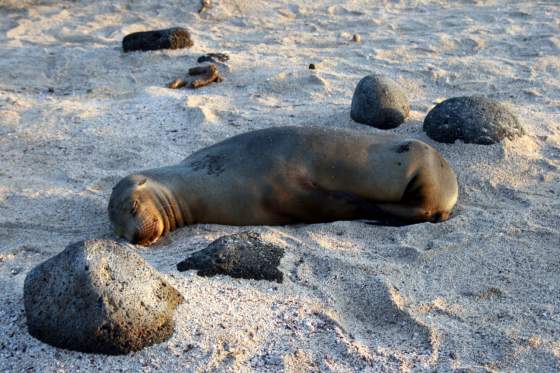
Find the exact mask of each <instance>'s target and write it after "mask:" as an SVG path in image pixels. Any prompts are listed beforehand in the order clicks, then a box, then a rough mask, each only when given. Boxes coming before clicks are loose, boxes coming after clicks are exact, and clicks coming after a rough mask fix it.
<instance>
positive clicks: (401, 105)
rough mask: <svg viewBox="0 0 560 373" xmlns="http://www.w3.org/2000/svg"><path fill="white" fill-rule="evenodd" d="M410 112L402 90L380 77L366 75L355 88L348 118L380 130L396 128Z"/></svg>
mask: <svg viewBox="0 0 560 373" xmlns="http://www.w3.org/2000/svg"><path fill="white" fill-rule="evenodd" d="M409 112H410V106H409V104H408V99H407V98H406V95H405V93H404V91H403V90H402V88H401V87H400V86H399V85H398V84H397V83H396V82H395V81H393V80H391V79H389V78H387V77H385V76H382V75H377V74H374V75H368V76H366V77H365V78H363V79H362V80H360V82H359V83H358V85H357V86H356V90H355V91H354V96H353V97H352V110H351V112H350V116H351V117H352V119H353V120H355V121H356V122H359V123H363V124H367V125H370V126H373V127H376V128H380V129H390V128H395V127H398V126H399V125H400V124H401V123H402V122H404V120H405V118H406V117H407V116H408V113H409Z"/></svg>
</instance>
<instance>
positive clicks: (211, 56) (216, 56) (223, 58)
mask: <svg viewBox="0 0 560 373" xmlns="http://www.w3.org/2000/svg"><path fill="white" fill-rule="evenodd" d="M227 61H229V56H228V55H227V54H225V53H207V54H205V55H204V56H200V57H198V59H197V60H196V62H198V63H203V62H212V63H217V62H227Z"/></svg>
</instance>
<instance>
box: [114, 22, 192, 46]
mask: <svg viewBox="0 0 560 373" xmlns="http://www.w3.org/2000/svg"><path fill="white" fill-rule="evenodd" d="M192 46H193V42H192V40H191V35H190V33H189V31H188V30H187V29H185V28H182V27H173V28H169V29H165V30H153V31H143V32H135V33H133V34H129V35H126V36H125V37H124V39H123V50H124V51H125V52H131V51H153V50H158V49H179V48H190V47H192Z"/></svg>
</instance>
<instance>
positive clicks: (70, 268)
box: [24, 232, 284, 355]
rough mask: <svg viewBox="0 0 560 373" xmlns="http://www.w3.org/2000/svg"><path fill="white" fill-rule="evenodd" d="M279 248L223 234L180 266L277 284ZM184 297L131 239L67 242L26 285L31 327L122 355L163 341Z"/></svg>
mask: <svg viewBox="0 0 560 373" xmlns="http://www.w3.org/2000/svg"><path fill="white" fill-rule="evenodd" d="M283 255H284V250H283V249H282V248H281V247H278V246H276V245H272V244H269V243H266V242H264V241H263V240H262V239H261V237H260V235H259V234H258V233H252V232H243V233H239V234H234V235H230V236H224V237H221V238H219V239H217V240H216V241H214V242H212V243H211V244H210V245H208V247H207V248H205V249H203V250H201V251H199V252H196V253H194V254H193V255H192V256H191V257H189V258H188V259H186V260H185V261H183V262H181V263H179V264H178V265H177V268H178V270H180V271H186V270H189V269H198V275H201V276H214V275H217V274H223V275H228V276H231V277H236V278H246V279H256V280H269V281H277V282H280V283H281V282H282V279H283V274H282V272H281V271H280V270H279V269H278V266H279V264H280V259H281V258H282V256H283ZM183 300H184V298H183V296H182V295H181V294H180V293H179V292H178V291H177V290H176V289H175V288H174V287H173V286H171V285H170V284H169V283H168V282H167V281H166V280H165V279H164V278H163V276H162V275H161V274H160V273H158V272H157V271H156V270H155V269H154V268H152V267H151V266H150V265H149V264H148V263H147V262H146V261H145V260H144V259H143V258H142V257H141V256H140V255H138V254H137V253H135V252H134V251H133V250H132V249H131V247H130V246H129V245H128V244H121V243H118V242H115V241H112V240H88V241H80V242H77V243H74V244H71V245H69V246H67V247H66V248H65V250H64V251H62V252H61V253H60V254H58V255H56V256H54V257H52V258H50V259H48V260H46V261H45V262H43V263H41V264H39V265H38V266H37V267H35V268H34V269H33V270H31V271H30V272H29V273H28V274H27V277H26V278H25V283H24V304H25V313H26V317H27V327H28V330H29V333H30V334H31V335H32V336H34V337H35V338H37V339H39V340H41V341H43V342H46V343H48V344H50V345H53V346H57V347H61V348H65V349H69V350H76V351H82V352H93V353H103V354H111V355H115V354H126V353H129V352H131V351H138V350H140V349H142V348H144V347H146V346H150V345H153V344H156V343H160V342H163V341H165V340H167V339H168V338H169V337H171V335H172V334H173V330H174V321H173V313H174V311H175V309H176V307H177V306H178V305H179V304H181V303H182V302H183Z"/></svg>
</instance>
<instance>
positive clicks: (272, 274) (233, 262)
mask: <svg viewBox="0 0 560 373" xmlns="http://www.w3.org/2000/svg"><path fill="white" fill-rule="evenodd" d="M283 255H284V249H282V248H281V247H279V246H276V245H272V244H270V243H266V242H264V241H263V240H262V239H261V236H260V235H259V234H258V233H255V232H243V233H238V234H233V235H230V236H223V237H220V238H218V239H217V240H215V241H213V242H212V243H210V245H208V247H206V248H205V249H203V250H200V251H198V252H196V253H194V254H192V255H191V256H190V257H189V258H187V259H185V260H184V261H182V262H181V263H179V264H177V269H178V270H179V271H187V270H190V269H197V270H198V272H197V274H198V275H199V276H214V275H217V274H224V275H228V276H231V277H236V278H245V279H255V280H268V281H277V282H279V283H281V282H282V280H283V274H282V272H281V271H280V270H279V269H278V266H279V265H280V259H281V258H282V256H283Z"/></svg>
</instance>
